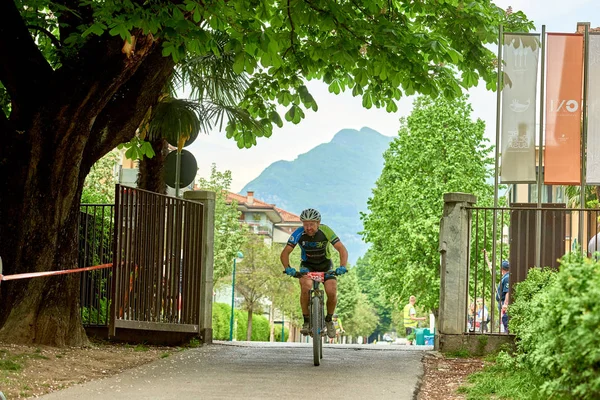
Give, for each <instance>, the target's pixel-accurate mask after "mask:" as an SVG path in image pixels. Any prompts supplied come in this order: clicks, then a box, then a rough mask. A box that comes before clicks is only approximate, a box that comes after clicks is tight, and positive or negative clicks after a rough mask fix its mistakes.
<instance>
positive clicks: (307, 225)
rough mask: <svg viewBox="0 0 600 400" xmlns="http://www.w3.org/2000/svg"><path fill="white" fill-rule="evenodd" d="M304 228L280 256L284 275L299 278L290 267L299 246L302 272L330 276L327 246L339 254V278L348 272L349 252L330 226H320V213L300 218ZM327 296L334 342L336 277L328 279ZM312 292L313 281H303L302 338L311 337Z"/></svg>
mask: <svg viewBox="0 0 600 400" xmlns="http://www.w3.org/2000/svg"><path fill="white" fill-rule="evenodd" d="M300 220H301V221H302V226H301V227H300V228H298V229H296V230H295V231H294V232H293V233H292V235H291V236H290V238H289V239H288V242H287V245H286V246H285V247H284V248H283V251H282V252H281V257H280V259H281V263H282V264H283V267H284V268H285V273H286V274H288V275H290V276H295V275H296V269H295V268H292V267H290V253H291V252H292V250H294V247H296V245H300V249H301V250H302V252H301V257H300V258H301V260H302V261H301V263H300V272H301V273H304V272H309V271H312V272H327V271H330V270H332V269H333V263H332V261H331V253H330V250H329V246H328V243H331V244H332V245H333V248H334V249H336V250H337V251H338V253H340V266H339V267H338V268H336V270H335V272H336V274H337V275H342V274H345V273H346V272H347V269H346V263H347V262H348V251H347V250H346V247H345V246H344V245H343V244H342V242H341V241H340V238H339V237H338V236H337V235H336V234H335V233H334V232H333V230H332V229H331V228H330V227H328V226H327V225H321V213H319V212H318V211H317V210H315V209H314V208H307V209H306V210H304V211H302V213H301V214H300ZM324 286H325V293H327V315H326V316H325V323H326V325H327V336H329V337H330V338H335V334H336V332H335V326H334V324H333V321H332V317H333V313H334V311H335V306H336V304H337V281H336V278H335V276H329V275H326V276H325V282H324ZM311 288H312V281H311V279H310V278H308V277H306V276H304V277H302V278H300V306H301V307H302V316H303V317H304V324H303V325H302V330H301V331H300V332H301V333H302V334H303V335H308V333H309V315H308V313H309V311H308V301H309V299H308V293H309V291H310V289H311Z"/></svg>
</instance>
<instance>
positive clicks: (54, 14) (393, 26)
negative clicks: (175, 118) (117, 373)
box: [0, 0, 531, 345]
mask: <svg viewBox="0 0 600 400" xmlns="http://www.w3.org/2000/svg"><path fill="white" fill-rule="evenodd" d="M500 23H506V24H507V27H509V28H510V29H507V30H527V29H528V28H529V27H530V26H531V24H530V23H529V22H528V21H527V20H526V18H525V16H524V15H523V14H521V13H506V12H504V11H503V10H501V9H499V8H498V7H496V6H495V5H494V4H493V3H491V2H490V1H477V2H470V3H463V2H459V1H456V0H451V1H444V2H408V3H403V2H389V1H382V0H375V1H373V0H353V1H350V2H343V3H339V2H335V1H332V0H321V1H315V0H302V1H300V0H290V1H288V2H279V1H274V0H261V1H257V0H237V1H234V2H225V1H195V0H176V1H172V0H168V1H167V0H152V1H138V0H118V1H117V0H106V1H95V0H54V1H50V0H12V1H10V0H8V1H1V2H0V54H2V55H3V57H2V59H1V60H0V102H1V104H0V108H1V109H2V112H0V137H2V143H3V145H2V146H0V186H1V187H2V188H3V196H1V197H0V242H1V243H2V244H3V249H4V250H2V254H1V256H2V258H3V261H4V266H5V273H7V274H12V273H19V272H34V271H47V270H50V269H68V268H73V267H74V266H75V265H76V263H77V219H78V213H79V205H80V198H81V192H82V188H83V184H84V180H85V177H86V176H87V175H88V173H89V171H90V169H91V167H92V165H93V164H94V163H95V162H96V161H97V160H99V159H100V158H101V157H102V156H103V155H104V154H106V153H108V152H109V151H110V150H112V149H114V148H115V147H116V146H117V145H119V144H120V143H125V142H128V141H130V140H131V139H132V138H133V137H134V136H135V134H136V131H137V130H138V128H139V127H140V125H141V124H142V123H143V122H144V120H145V116H146V115H148V112H149V111H150V110H151V109H152V108H153V107H155V106H156V104H157V103H158V101H159V99H160V97H161V95H162V94H163V93H164V88H165V85H166V84H167V83H168V82H169V80H170V79H171V77H172V76H173V74H174V73H175V72H176V71H180V70H181V69H178V68H180V67H181V65H182V63H185V61H186V60H187V59H188V58H193V57H198V56H199V57H202V56H206V55H210V54H213V55H215V54H218V53H219V54H220V53H221V52H226V53H227V54H228V55H229V56H230V57H233V59H234V68H233V69H234V72H235V73H238V74H239V73H242V72H245V73H247V74H249V76H250V80H249V82H248V87H247V89H246V90H245V92H244V96H243V98H242V100H241V102H240V103H239V106H240V107H241V108H243V109H245V110H247V112H248V114H249V115H250V116H251V117H252V118H253V119H254V120H255V122H256V126H258V127H260V129H247V128H246V127H245V126H242V125H241V124H236V122H235V121H229V122H228V125H227V128H226V132H227V136H228V137H230V138H232V139H234V140H236V142H237V144H238V146H239V147H251V146H252V145H254V144H256V137H257V135H258V136H267V137H268V136H270V135H271V133H272V126H273V125H277V126H281V125H282V124H283V119H285V120H287V121H290V122H293V123H298V122H299V121H300V120H301V119H302V117H303V116H304V110H306V109H312V110H317V104H316V102H315V100H314V99H313V97H312V96H311V95H310V93H309V92H308V91H307V89H306V86H305V82H306V80H312V79H319V80H322V81H324V82H326V83H327V84H328V85H329V90H330V91H331V92H333V93H339V92H340V91H342V90H347V89H348V90H352V93H353V94H354V95H357V96H362V99H363V104H364V106H365V107H367V108H369V107H372V106H376V107H385V108H386V109H387V110H389V111H395V110H396V104H395V101H396V100H398V99H399V98H400V97H401V96H402V95H404V94H412V93H415V92H420V93H426V94H430V95H434V96H435V95H437V94H443V95H445V96H447V97H455V96H458V95H459V94H460V93H461V88H469V87H472V86H474V85H476V84H477V83H478V80H479V79H480V78H481V79H483V80H484V81H485V82H487V83H488V85H490V87H491V86H492V85H493V83H494V79H495V78H494V68H493V65H494V55H493V53H492V52H491V51H490V50H488V49H487V48H486V47H485V44H487V43H492V42H494V41H496V40H497V29H498V25H499V24H500ZM220 40H221V41H220ZM219 43H226V44H225V45H224V46H223V47H222V48H221V47H219ZM189 81H190V82H193V79H190V80H189ZM196 84H198V83H196ZM279 104H281V105H282V106H284V107H286V109H287V111H286V113H285V118H281V116H280V115H279V114H278V113H277V106H278V105H279ZM78 298H79V280H78V279H77V277H75V276H61V277H56V278H51V279H43V280H37V281H35V280H31V281H21V282H15V283H12V284H11V285H6V287H3V290H2V292H0V339H4V340H7V341H13V342H37V343H44V344H59V345H64V344H72V345H78V344H81V343H82V342H83V341H84V340H85V339H84V338H85V335H84V332H83V329H82V327H81V321H80V317H79V313H78V310H77V301H76V299H78Z"/></svg>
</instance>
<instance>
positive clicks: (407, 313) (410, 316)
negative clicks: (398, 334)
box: [404, 296, 426, 337]
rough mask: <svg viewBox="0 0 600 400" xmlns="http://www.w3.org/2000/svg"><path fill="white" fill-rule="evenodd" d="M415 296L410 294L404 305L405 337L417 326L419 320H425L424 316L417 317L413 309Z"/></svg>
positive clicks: (415, 300)
mask: <svg viewBox="0 0 600 400" xmlns="http://www.w3.org/2000/svg"><path fill="white" fill-rule="evenodd" d="M416 302H417V298H416V297H415V296H410V298H409V300H408V304H407V305H405V306H404V328H405V329H406V337H408V336H410V334H411V333H413V332H414V331H415V329H416V328H417V326H418V324H419V321H425V319H426V318H425V317H420V318H418V317H417V311H416V310H415V303H416Z"/></svg>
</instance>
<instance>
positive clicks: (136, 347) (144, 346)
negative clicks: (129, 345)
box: [133, 344, 150, 351]
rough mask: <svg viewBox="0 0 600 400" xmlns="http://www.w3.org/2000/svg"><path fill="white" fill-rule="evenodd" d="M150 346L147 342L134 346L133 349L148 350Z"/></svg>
mask: <svg viewBox="0 0 600 400" xmlns="http://www.w3.org/2000/svg"><path fill="white" fill-rule="evenodd" d="M148 350H150V348H149V347H148V346H146V345H145V344H138V345H136V346H135V347H134V348H133V351H148Z"/></svg>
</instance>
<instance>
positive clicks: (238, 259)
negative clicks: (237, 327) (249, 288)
mask: <svg viewBox="0 0 600 400" xmlns="http://www.w3.org/2000/svg"><path fill="white" fill-rule="evenodd" d="M243 258H244V253H242V252H241V251H238V252H237V254H236V255H235V258H234V259H233V275H232V276H231V318H230V319H229V341H230V342H232V341H233V306H234V300H235V264H236V262H242V260H243Z"/></svg>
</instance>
